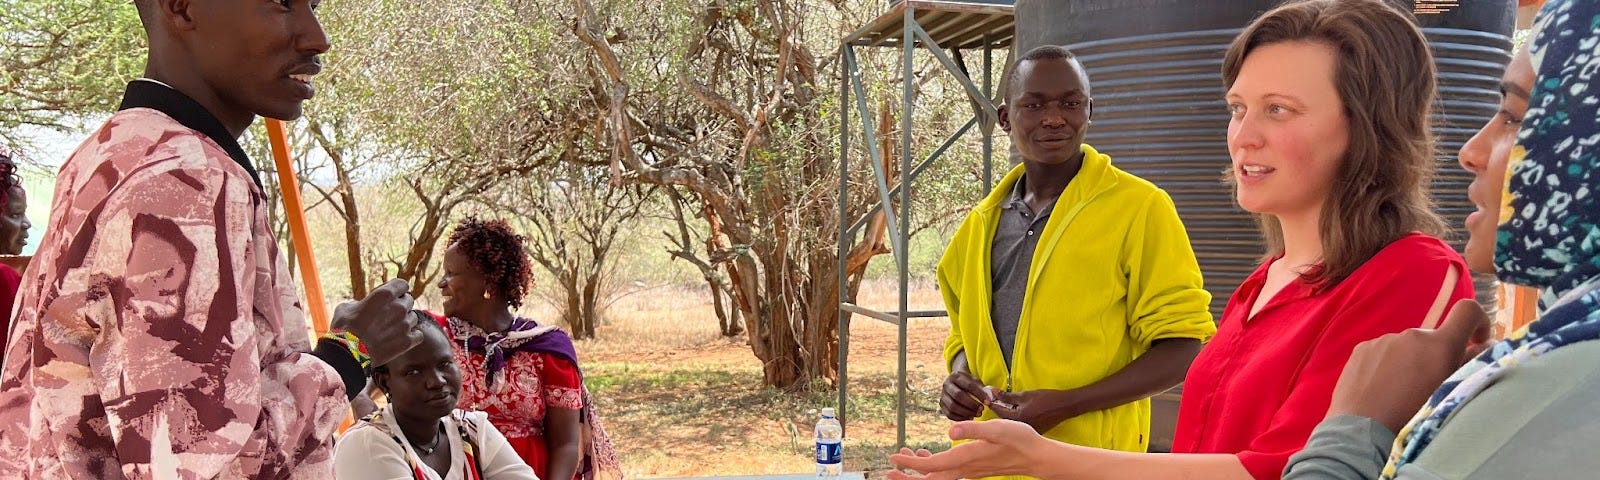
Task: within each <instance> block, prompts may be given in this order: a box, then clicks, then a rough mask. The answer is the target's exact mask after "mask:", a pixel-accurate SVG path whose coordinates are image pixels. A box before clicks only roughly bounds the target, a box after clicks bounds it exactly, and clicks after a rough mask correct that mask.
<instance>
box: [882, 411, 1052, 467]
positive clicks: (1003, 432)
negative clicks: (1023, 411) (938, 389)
mask: <svg viewBox="0 0 1600 480" xmlns="http://www.w3.org/2000/svg"><path fill="white" fill-rule="evenodd" d="M950 438H951V439H952V440H970V441H969V442H967V443H963V444H960V445H956V446H955V447H953V448H951V449H950V450H947V451H944V452H939V453H936V454H935V453H930V452H928V451H927V450H920V451H916V452H913V451H911V449H909V448H904V449H900V453H899V454H896V455H890V456H889V461H890V462H891V463H893V464H894V465H895V466H897V467H900V468H901V469H905V470H910V471H909V472H905V471H899V470H891V471H890V472H889V478H890V479H891V480H920V479H927V480H959V479H962V478H979V477H991V476H996V475H1028V474H1029V473H1030V472H1032V471H1034V469H1035V468H1037V467H1039V465H1038V464H1037V462H1036V461H1035V460H1034V458H1035V457H1034V456H1033V455H1034V454H1038V453H1041V452H1040V449H1043V448H1048V446H1047V445H1048V442H1049V440H1046V439H1045V438H1044V437H1042V436H1039V433H1038V432H1035V431H1034V429H1033V427H1030V426H1028V424H1026V423H1022V422H1014V421H1011V420H989V421H984V422H961V423H957V424H955V426H953V427H950Z"/></svg>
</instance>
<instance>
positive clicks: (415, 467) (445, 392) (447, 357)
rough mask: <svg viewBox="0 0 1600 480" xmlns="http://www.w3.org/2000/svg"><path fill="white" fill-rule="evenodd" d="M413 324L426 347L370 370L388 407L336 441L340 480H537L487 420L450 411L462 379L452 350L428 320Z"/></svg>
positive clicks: (472, 414) (337, 468)
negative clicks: (420, 332) (422, 337)
mask: <svg viewBox="0 0 1600 480" xmlns="http://www.w3.org/2000/svg"><path fill="white" fill-rule="evenodd" d="M412 313H413V314H418V315H422V314H421V313H420V312H412ZM417 323H418V325H419V328H421V329H422V331H423V334H424V337H425V340H423V342H422V343H421V344H418V345H417V346H416V347H413V348H412V349H411V350H410V351H408V352H406V353H405V354H403V355H400V356H399V357H396V358H395V359H394V360H393V361H390V362H389V363H388V364H385V365H383V366H379V367H377V368H375V369H373V372H372V381H373V386H374V387H376V388H379V389H382V390H383V391H385V392H387V393H388V395H389V405H388V406H385V407H383V408H382V409H380V410H378V411H377V412H374V413H373V414H371V415H368V416H366V418H362V419H361V421H360V422H357V423H356V425H354V426H352V427H350V429H349V430H347V431H345V434H344V437H343V438H340V439H339V442H338V445H337V446H336V451H335V453H334V468H335V470H336V472H337V473H338V477H339V478H340V480H380V479H381V480H401V479H416V480H480V479H481V480H538V478H539V477H538V476H536V475H534V473H533V469H532V468H530V467H528V464H526V463H524V462H523V461H522V458H520V457H518V456H517V453H516V452H515V451H512V450H511V445H510V444H509V443H507V442H506V437H505V436H504V435H501V434H500V431H499V430H496V429H495V428H494V425H491V424H489V420H488V416H487V415H485V414H484V413H483V412H467V411H462V410H457V409H456V408H455V405H456V396H457V395H459V394H460V392H461V374H460V372H459V371H458V370H457V368H456V364H455V359H454V358H455V357H454V356H453V355H451V352H450V342H449V340H447V339H446V338H445V335H444V330H443V329H441V328H440V327H439V324H438V323H435V322H434V321H433V319H431V318H428V317H426V316H422V317H420V318H418V319H417Z"/></svg>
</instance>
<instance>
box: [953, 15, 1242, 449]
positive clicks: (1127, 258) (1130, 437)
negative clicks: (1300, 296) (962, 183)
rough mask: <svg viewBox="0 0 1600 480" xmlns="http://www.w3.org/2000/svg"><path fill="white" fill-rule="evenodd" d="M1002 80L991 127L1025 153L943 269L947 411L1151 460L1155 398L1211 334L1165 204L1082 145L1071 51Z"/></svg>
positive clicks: (1180, 231)
mask: <svg viewBox="0 0 1600 480" xmlns="http://www.w3.org/2000/svg"><path fill="white" fill-rule="evenodd" d="M1012 69H1013V71H1012V72H1011V74H1010V75H1009V76H1008V80H1007V81H1009V82H1011V83H1010V85H1009V86H1010V88H1008V90H1009V94H1008V98H1007V102H1006V103H1007V105H1006V107H1005V108H1003V109H1002V110H1000V126H1001V127H1002V128H1003V129H1005V130H1006V131H1007V132H1008V133H1009V134H1010V135H1011V140H1012V143H1013V144H1015V145H1016V146H1017V149H1018V151H1019V152H1020V153H1021V154H1022V157H1023V162H1022V164H1021V165H1019V166H1017V167H1016V168H1014V169H1012V170H1011V172H1010V173H1009V174H1008V175H1006V177H1005V179H1003V180H1001V181H1000V184H999V185H998V186H997V187H996V188H995V189H994V191H993V193H991V194H990V195H989V197H988V198H985V199H984V200H983V201H982V202H981V203H979V204H978V205H977V206H976V207H974V208H973V209H972V212H971V213H969V214H968V215H967V218H966V220H965V221H963V222H962V224H961V227H960V229H959V230H957V231H956V234H955V236H954V238H952V239H951V240H950V245H949V246H948V247H947V248H946V249H945V252H944V256H943V258H942V259H940V261H939V271H938V276H939V289H940V291H941V292H942V293H943V295H944V301H945V307H946V308H947V309H948V310H949V312H950V337H949V339H948V340H947V341H946V342H945V350H944V354H945V355H944V356H945V360H946V362H947V363H948V365H949V367H950V371H951V374H950V377H949V378H948V379H947V380H946V381H945V384H944V387H943V391H942V392H941V395H940V402H939V404H940V409H941V411H942V412H943V413H944V414H945V415H946V416H947V417H949V418H950V419H951V420H956V421H962V420H971V419H974V418H980V419H992V418H997V417H998V418H1007V419H1011V420H1017V421H1021V422H1024V423H1027V424H1029V425H1032V426H1033V428H1034V429H1035V430H1038V431H1039V432H1040V433H1041V434H1043V435H1045V436H1047V437H1049V438H1052V439H1055V440H1060V441H1063V442H1068V443H1073V444H1077V445H1084V446H1091V447H1099V448H1110V449H1118V450H1127V451H1139V452H1142V451H1145V450H1146V448H1147V447H1148V445H1149V441H1150V439H1149V430H1150V400H1149V397H1150V396H1152V395H1155V394H1158V393H1161V392H1162V391H1165V390H1167V389H1168V388H1171V387H1172V386H1174V385H1177V384H1178V382H1180V381H1182V380H1183V376H1184V373H1185V372H1186V371H1187V370H1188V368H1189V363H1190V362H1191V361H1192V360H1194V357H1195V355H1196V354H1198V353H1199V352H1200V346H1201V344H1202V342H1205V341H1206V340H1209V339H1210V338H1211V336H1212V334H1214V333H1215V332H1216V327H1215V325H1214V324H1213V323H1212V318H1211V314H1210V313H1209V311H1208V310H1207V305H1208V304H1209V303H1210V301H1211V295H1210V294H1209V293H1207V292H1206V291H1205V290H1204V289H1203V288H1202V284H1201V278H1200V267H1199V265H1198V264H1197V263H1196V262H1195V257H1194V251H1193V250H1192V249H1191V248H1190V246H1189V237H1188V234H1187V233H1186V232H1185V231H1184V228H1183V224H1182V223H1181V222H1180V221H1179V219H1178V214H1177V210H1176V209H1175V208H1174V207H1173V204H1172V199H1171V198H1170V197H1168V196H1167V194H1166V192H1163V191H1162V190H1161V189H1160V188H1157V187H1156V186H1155V185H1153V184H1151V183H1150V182H1147V181H1145V180H1143V179H1140V178H1138V177H1135V176H1133V175H1130V174H1128V173H1127V172H1123V171H1122V170H1119V169H1117V168H1116V167H1114V166H1112V165H1111V158H1110V157H1109V156H1106V155H1104V154H1101V153H1100V152H1097V151H1095V149H1094V148H1093V147H1090V146H1088V145H1084V144H1083V136H1084V133H1085V132H1086V131H1087V130H1088V127H1089V123H1090V121H1089V119H1090V116H1091V110H1092V104H1093V101H1092V99H1091V98H1090V91H1089V80H1088V75H1087V74H1085V72H1084V69H1083V66H1082V65H1081V64H1079V63H1078V61H1077V60H1076V59H1075V58H1073V56H1072V54H1071V53H1070V52H1068V51H1067V50H1066V49H1063V48H1060V47H1054V46H1045V47H1039V48H1037V49H1034V50H1032V51H1029V52H1027V53H1026V54H1024V55H1023V56H1021V57H1019V58H1018V60H1017V62H1016V63H1015V65H1014V66H1013V67H1012Z"/></svg>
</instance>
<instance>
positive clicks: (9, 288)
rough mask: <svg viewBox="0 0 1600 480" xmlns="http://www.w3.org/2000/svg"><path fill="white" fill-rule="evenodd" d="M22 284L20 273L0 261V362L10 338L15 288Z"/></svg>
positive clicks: (3, 357)
mask: <svg viewBox="0 0 1600 480" xmlns="http://www.w3.org/2000/svg"><path fill="white" fill-rule="evenodd" d="M21 285H22V274H21V273H17V269H15V268H11V266H10V265H6V264H4V263H0V335H3V336H0V362H4V361H5V354H6V347H5V345H6V342H8V341H9V340H7V339H9V338H11V314H12V307H13V306H15V305H14V304H15V303H17V288H18V287H20V286H21Z"/></svg>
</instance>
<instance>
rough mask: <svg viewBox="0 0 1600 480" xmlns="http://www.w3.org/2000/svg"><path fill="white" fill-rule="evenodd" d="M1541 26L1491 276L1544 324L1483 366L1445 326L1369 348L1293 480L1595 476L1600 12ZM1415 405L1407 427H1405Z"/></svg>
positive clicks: (1579, 0) (1599, 361)
mask: <svg viewBox="0 0 1600 480" xmlns="http://www.w3.org/2000/svg"><path fill="white" fill-rule="evenodd" d="M1536 28H1537V33H1536V34H1535V37H1534V39H1533V41H1532V44H1531V47H1530V49H1529V54H1530V58H1531V65H1532V71H1533V73H1534V74H1535V75H1536V79H1535V80H1534V81H1533V82H1532V89H1531V92H1530V95H1528V97H1527V105H1528V108H1527V115H1526V117H1525V118H1524V120H1523V121H1522V122H1521V125H1522V129H1521V131H1520V132H1519V134H1518V140H1517V145H1516V146H1515V147H1512V148H1509V149H1508V151H1507V152H1506V153H1505V155H1506V156H1507V157H1509V162H1510V166H1509V169H1510V171H1509V178H1508V180H1509V182H1508V187H1509V188H1508V190H1507V195H1506V200H1507V202H1506V206H1505V207H1504V210H1503V211H1502V212H1500V213H1501V219H1502V222H1501V224H1500V227H1499V230H1498V233H1497V234H1496V241H1495V262H1494V271H1495V273H1496V275H1497V276H1499V278H1500V279H1501V280H1503V281H1506V282H1511V283H1516V284H1521V285H1528V286H1533V287H1537V288H1540V289H1541V290H1542V293H1541V298H1540V310H1541V312H1542V314H1541V315H1540V317H1539V319H1538V320H1536V321H1534V322H1533V323H1532V324H1530V325H1528V326H1527V327H1526V328H1524V329H1522V330H1520V331H1518V332H1516V333H1514V334H1512V335H1511V337H1510V338H1508V339H1506V340H1504V341H1501V342H1499V343H1496V344H1494V345H1491V346H1489V347H1488V348H1487V349H1486V350H1484V351H1482V352H1481V353H1479V354H1477V355H1475V356H1465V357H1464V355H1463V352H1462V351H1461V349H1460V345H1461V340H1462V338H1463V337H1464V334H1462V333H1460V332H1461V331H1463V330H1465V329H1466V327H1458V328H1454V329H1453V328H1451V327H1450V326H1449V325H1447V326H1445V327H1441V329H1440V330H1439V331H1437V332H1407V333H1406V334H1401V335H1394V336H1390V337H1385V338H1380V339H1378V340H1375V341H1373V342H1369V343H1368V344H1365V345H1362V346H1361V347H1360V348H1358V349H1357V352H1356V354H1355V355H1354V356H1353V357H1352V359H1351V361H1350V364H1349V365H1347V366H1346V368H1345V372H1344V377H1342V378H1341V379H1340V384H1339V387H1338V388H1337V389H1336V390H1335V392H1334V400H1333V406H1332V407H1330V409H1329V410H1330V411H1329V418H1328V419H1327V420H1325V421H1324V422H1323V423H1322V425H1320V426H1318V428H1317V430H1316V433H1314V434H1313V435H1312V438H1311V441H1310V442H1308V444H1307V446H1306V449H1305V450H1303V451H1302V452H1301V453H1300V454H1299V455H1296V456H1295V457H1294V458H1293V459H1292V460H1291V462H1290V464H1289V467H1288V468H1287V469H1286V471H1285V476H1284V478H1285V479H1290V480H1304V479H1355V478H1361V479H1366V478H1383V479H1479V478H1482V479H1489V478H1593V477H1594V476H1595V474H1596V473H1595V472H1600V455H1594V453H1593V449H1594V445H1595V439H1596V438H1600V342H1596V341H1594V340H1596V339H1597V338H1600V196H1596V194H1597V193H1600V192H1597V191H1600V149H1597V147H1600V145H1597V144H1600V90H1597V88H1600V85H1597V84H1596V80H1597V78H1596V77H1597V76H1600V48H1597V42H1600V31H1597V28H1600V4H1597V3H1596V2H1593V1H1589V0H1556V1H1552V2H1551V3H1550V4H1548V5H1546V6H1545V7H1544V9H1543V10H1542V11H1541V12H1540V17H1539V22H1538V27H1536ZM1515 68H1516V64H1515V63H1514V64H1513V70H1515ZM1510 77H1511V75H1508V80H1511V79H1510ZM1491 127H1492V125H1491ZM1486 130H1487V128H1486ZM1463 164H1464V165H1469V164H1468V162H1467V161H1466V160H1465V159H1464V160H1463ZM1469 168H1470V165H1469ZM1480 180H1481V179H1480ZM1474 230H1476V229H1474ZM1481 236H1482V234H1480V233H1477V232H1476V231H1474V238H1473V241H1474V242H1476V243H1480V244H1481V243H1482V242H1484V241H1485V240H1486V239H1483V238H1479V237H1481ZM1470 254H1471V252H1470V251H1469V256H1470ZM1464 307H1467V308H1464ZM1457 309H1458V310H1462V311H1463V312H1465V313H1462V312H1452V313H1451V317H1452V318H1451V321H1455V322H1457V323H1458V325H1468V324H1470V323H1472V320H1471V319H1472V318H1473V317H1476V318H1478V319H1482V318H1484V317H1482V311H1481V310H1479V309H1477V308H1476V305H1458V307H1457ZM1447 323H1449V322H1448V321H1447ZM1451 330H1455V333H1452V332H1451ZM1463 358H1466V359H1467V360H1466V361H1465V362H1463V361H1462V359H1463ZM1462 363H1465V365H1462ZM1456 366H1459V368H1456V369H1455V370H1454V372H1453V373H1452V372H1451V369H1452V368H1455V367H1456ZM1433 372H1443V373H1441V374H1437V375H1435V374H1434V373H1433ZM1441 379H1442V384H1441V383H1440V380H1441ZM1434 386H1437V387H1434ZM1418 387H1420V388H1418ZM1418 392H1420V393H1418ZM1430 392H1431V393H1430ZM1417 405H1421V406H1422V408H1421V410H1419V411H1416V414H1415V415H1413V416H1410V417H1409V418H1410V421H1409V422H1405V421H1404V420H1400V421H1398V422H1396V421H1395V420H1394V419H1395V418H1396V417H1395V415H1396V414H1401V415H1404V414H1403V413H1401V412H1409V411H1413V407H1415V406H1417ZM1400 418H1405V417H1403V416H1402V417H1400ZM1379 419H1388V421H1380V420H1379ZM1398 425H1403V426H1401V427H1400V428H1399V429H1398V433H1396V432H1395V430H1394V429H1395V427H1396V426H1398ZM1385 452H1387V453H1385Z"/></svg>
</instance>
